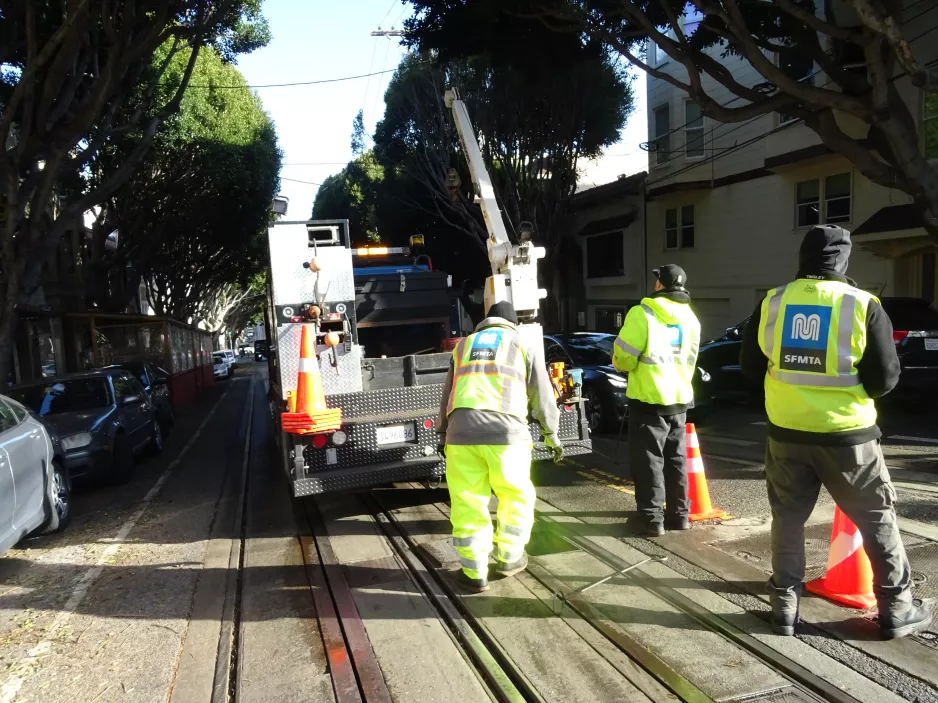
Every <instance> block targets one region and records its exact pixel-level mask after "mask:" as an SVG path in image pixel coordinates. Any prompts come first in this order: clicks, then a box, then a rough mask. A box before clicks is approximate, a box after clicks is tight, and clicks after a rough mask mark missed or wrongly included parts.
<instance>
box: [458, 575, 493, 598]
mask: <svg viewBox="0 0 938 703" xmlns="http://www.w3.org/2000/svg"><path fill="white" fill-rule="evenodd" d="M456 585H457V586H459V590H460V591H462V592H463V593H485V592H486V591H487V590H489V580H488V579H487V578H481V579H473V578H469V577H468V576H466V572H465V571H462V570H460V572H459V575H458V576H457V577H456Z"/></svg>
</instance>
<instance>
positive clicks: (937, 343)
mask: <svg viewBox="0 0 938 703" xmlns="http://www.w3.org/2000/svg"><path fill="white" fill-rule="evenodd" d="M925 349H927V350H928V351H938V339H926V340H925Z"/></svg>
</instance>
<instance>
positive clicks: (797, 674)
mask: <svg viewBox="0 0 938 703" xmlns="http://www.w3.org/2000/svg"><path fill="white" fill-rule="evenodd" d="M267 412H268V411H267V405H266V401H265V386H264V367H263V366H262V365H254V366H251V365H248V366H247V367H245V368H242V369H240V370H239V372H238V373H237V375H236V377H235V378H234V379H233V380H231V381H226V382H222V383H219V384H218V385H217V386H216V388H215V389H214V390H213V391H211V392H210V393H208V394H207V395H206V396H205V397H203V399H202V400H201V401H200V403H199V404H198V405H197V406H195V407H192V408H190V409H188V410H187V411H186V412H184V413H181V414H180V415H179V418H178V422H177V427H176V430H175V431H174V432H173V434H172V435H171V436H170V437H169V438H168V441H167V445H166V451H165V452H164V454H163V455H162V456H161V457H158V458H147V459H143V460H141V461H140V462H139V463H138V465H137V473H136V476H135V479H134V480H133V481H132V482H131V483H129V484H127V485H124V486H119V487H109V486H85V487H82V488H80V489H79V490H78V491H77V492H76V494H75V502H74V518H73V522H72V524H71V525H70V526H69V528H68V529H67V530H66V531H65V532H63V533H61V534H58V535H51V536H42V537H35V538H31V539H28V540H25V541H24V542H23V543H22V544H20V545H19V546H18V547H17V548H14V549H12V550H10V551H9V552H8V553H7V554H6V555H4V556H3V557H2V558H0V663H2V666H3V670H4V673H3V675H2V676H0V703H13V702H14V701H24V702H25V701H50V702H54V701H68V702H69V703H74V702H75V701H141V702H142V701H170V702H171V703H184V702H187V701H212V702H213V703H214V702H220V701H227V700H235V701H298V700H304V701H319V700H323V701H331V700H337V701H339V700H341V701H345V700H368V701H385V700H393V701H433V700H466V701H476V700H479V701H484V700H493V699H495V700H549V701H569V700H578V701H581V700H582V701H589V700H597V701H605V700H613V699H615V700H643V701H648V700H652V701H656V700H663V699H669V698H670V699H674V698H678V699H683V700H708V699H714V700H727V701H729V700H740V699H742V698H745V697H747V696H756V698H753V700H769V699H770V698H771V696H776V698H774V699H773V700H779V699H785V700H795V698H790V697H789V698H784V696H786V695H790V696H794V695H796V694H797V695H798V696H801V697H800V698H797V700H823V699H825V698H834V699H836V700H864V701H876V702H877V703H878V702H879V701H899V700H903V699H904V700H913V701H938V647H936V643H938V635H931V639H929V636H925V637H921V638H916V639H908V640H904V641H897V642H883V641H880V640H879V639H878V637H877V636H876V628H875V623H874V622H872V620H871V619H870V617H869V614H867V613H864V612H862V611H860V612H858V611H851V610H847V609H844V608H841V607H839V606H835V605H833V604H830V603H827V602H826V601H823V600H821V599H817V598H810V599H806V601H805V604H804V608H803V616H804V619H805V621H806V622H805V624H804V625H803V626H802V627H801V628H800V630H799V633H798V636H797V637H796V638H778V637H775V636H773V635H771V633H770V630H769V628H768V625H767V622H766V615H767V610H768V605H767V602H766V600H765V596H764V593H763V584H764V581H765V578H766V577H767V565H768V528H769V520H768V506H767V503H766V498H765V483H764V478H763V475H762V457H763V451H764V435H765V425H764V417H763V416H762V414H761V413H760V412H759V411H758V410H757V409H752V408H745V407H725V408H718V409H716V410H715V411H714V412H713V413H712V415H711V416H710V417H709V418H708V420H707V422H706V423H704V424H703V425H702V426H701V427H700V428H699V430H700V438H701V444H702V447H703V452H704V460H705V463H706V470H707V476H708V483H709V488H710V493H711V498H712V501H713V503H714V505H716V506H718V507H720V508H723V509H724V510H726V511H727V512H728V513H729V514H730V516H731V517H730V518H729V519H727V520H724V521H722V522H710V523H705V524H697V525H695V527H694V529H692V530H690V531H689V532H685V533H669V534H667V535H666V536H665V537H664V538H661V539H655V540H647V539H643V538H639V537H636V536H634V535H633V534H632V533H631V530H630V527H629V525H628V524H627V522H626V521H627V518H628V517H629V516H630V514H631V513H632V511H633V510H634V498H633V494H632V489H631V483H630V475H629V470H628V462H627V459H626V455H627V441H628V438H627V437H616V436H614V435H613V436H605V437H597V438H596V441H595V449H596V452H595V453H594V454H592V455H589V456H584V457H577V458H576V459H574V460H568V461H565V462H564V463H563V464H562V465H554V464H550V463H541V464H537V465H536V466H535V467H534V471H533V473H534V477H535V482H536V484H537V486H538V497H539V499H540V502H539V504H538V510H539V512H538V523H537V525H536V528H535V537H534V539H533V540H532V543H531V545H530V551H531V553H532V568H531V569H530V570H529V572H528V573H527V574H523V575H521V576H518V577H513V578H510V579H501V580H495V581H493V583H492V589H491V591H490V592H489V593H487V594H484V595H483V596H471V597H465V596H459V595H457V594H456V593H454V592H453V589H452V587H451V586H452V572H453V568H454V562H453V559H454V553H453V551H452V547H451V543H450V541H449V537H448V535H449V524H448V507H447V505H446V498H447V495H446V491H445V487H433V486H430V487H423V488H421V487H419V486H413V485H399V486H393V487H386V488H383V489H381V490H376V491H371V492H364V493H361V494H354V495H336V496H320V497H318V498H315V499H308V500H305V501H294V500H292V499H291V498H290V496H289V494H288V489H287V485H286V481H285V479H284V477H283V476H282V473H281V471H280V469H279V466H278V464H277V462H276V460H275V459H274V454H273V451H272V444H271V437H270V432H269V424H268V421H267ZM936 419H938V416H936V414H935V413H927V412H921V411H915V412H911V411H910V412H903V411H902V409H891V410H889V411H888V412H886V413H884V417H883V421H882V424H883V428H884V431H885V435H886V436H885V438H884V448H885V451H886V454H887V458H888V463H889V465H890V470H891V473H892V476H893V479H894V480H895V482H896V485H897V488H898V490H899V513H900V516H901V518H902V523H901V527H902V530H903V537H904V539H905V541H906V546H907V548H908V550H909V554H910V558H911V559H912V564H913V572H914V576H915V578H916V583H917V586H918V589H919V593H920V595H923V596H924V597H926V598H934V597H935V596H936V595H938V594H936V590H935V589H936V584H938V573H936V568H935V562H936V561H938V548H936V545H938V461H936V456H935V453H936V451H938V423H936ZM832 513H833V505H832V503H831V502H830V499H829V498H828V497H826V496H822V499H821V501H820V502H819V505H818V508H817V510H816V511H815V514H814V515H813V516H812V519H811V521H810V525H809V528H808V555H809V568H810V569H811V573H812V575H820V574H822V573H823V570H824V564H825V561H826V552H827V543H828V541H829V537H830V521H831V516H832ZM649 556H659V557H667V561H666V562H665V563H655V562H652V563H646V564H644V565H643V566H641V567H639V568H637V569H636V570H635V572H634V573H635V574H638V576H637V577H636V578H634V579H633V578H631V577H615V578H612V579H610V580H609V581H607V582H605V583H604V584H602V585H600V586H598V587H596V588H594V589H592V590H588V591H586V592H584V593H583V594H581V595H580V596H577V597H576V598H574V594H572V593H571V591H572V589H574V588H578V587H581V586H585V585H589V584H590V582H591V581H592V580H595V579H596V578H599V577H601V576H609V575H612V574H613V571H615V570H618V569H619V568H623V566H622V565H623V564H625V565H634V564H637V563H638V562H640V561H641V560H642V559H645V558H648V557H649ZM555 593H565V594H567V596H569V598H570V601H569V604H568V605H563V606H562V607H561V608H560V610H559V612H560V615H556V613H557V612H558V610H557V598H556V595H555ZM682 597H683V598H685V599H687V600H689V601H690V603H687V602H684V601H682V600H681V598H682ZM695 608H697V609H698V610H694V609H695ZM714 617H716V618H717V620H716V621H713V620H712V618H714ZM721 623H722V624H721ZM722 627H727V628H729V629H728V631H725V632H724V631H722V630H721V629H720V628H722ZM825 687H830V688H825ZM760 696H761V698H760ZM837 696H843V697H841V698H837ZM779 697H782V698H779ZM747 700H749V698H747Z"/></svg>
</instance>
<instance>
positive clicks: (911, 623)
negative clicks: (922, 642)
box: [879, 598, 932, 640]
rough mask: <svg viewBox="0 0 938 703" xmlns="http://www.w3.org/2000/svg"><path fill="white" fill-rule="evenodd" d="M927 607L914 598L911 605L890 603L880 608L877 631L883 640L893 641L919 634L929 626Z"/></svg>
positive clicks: (929, 617) (930, 617)
mask: <svg viewBox="0 0 938 703" xmlns="http://www.w3.org/2000/svg"><path fill="white" fill-rule="evenodd" d="M931 620H932V614H931V611H929V609H928V606H927V605H925V604H924V603H923V602H922V601H921V600H919V599H918V598H916V599H915V600H913V601H912V602H911V603H891V604H889V605H883V606H880V610H879V630H880V632H882V634H883V639H887V640H894V639H898V638H899V637H908V636H909V635H914V634H915V633H916V632H921V631H922V630H925V629H927V628H928V626H929V625H930V624H931Z"/></svg>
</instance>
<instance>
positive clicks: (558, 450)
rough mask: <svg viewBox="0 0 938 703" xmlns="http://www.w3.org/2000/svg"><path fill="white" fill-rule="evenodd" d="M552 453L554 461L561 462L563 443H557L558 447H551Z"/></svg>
mask: <svg viewBox="0 0 938 703" xmlns="http://www.w3.org/2000/svg"><path fill="white" fill-rule="evenodd" d="M550 454H551V457H552V458H553V460H554V463H555V464H559V463H560V462H561V461H563V445H557V446H556V447H551V448H550Z"/></svg>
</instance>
